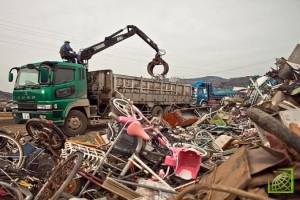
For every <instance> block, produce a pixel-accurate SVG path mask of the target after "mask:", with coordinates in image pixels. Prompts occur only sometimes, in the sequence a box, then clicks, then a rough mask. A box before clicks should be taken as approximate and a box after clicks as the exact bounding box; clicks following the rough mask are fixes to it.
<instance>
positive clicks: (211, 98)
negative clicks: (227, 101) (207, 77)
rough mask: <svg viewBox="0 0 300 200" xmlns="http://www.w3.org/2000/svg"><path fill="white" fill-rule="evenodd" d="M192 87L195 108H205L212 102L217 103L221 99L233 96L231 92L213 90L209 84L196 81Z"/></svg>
mask: <svg viewBox="0 0 300 200" xmlns="http://www.w3.org/2000/svg"><path fill="white" fill-rule="evenodd" d="M192 86H193V98H194V101H193V104H194V105H196V106H207V105H209V104H212V103H213V102H219V101H220V100H221V99H222V98H223V97H226V96H233V95H234V91H233V90H231V89H223V88H214V87H213V85H212V83H210V82H205V81H196V82H195V83H193V85H192Z"/></svg>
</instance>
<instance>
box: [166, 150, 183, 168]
mask: <svg viewBox="0 0 300 200" xmlns="http://www.w3.org/2000/svg"><path fill="white" fill-rule="evenodd" d="M170 150H171V151H172V156H166V157H165V160H164V164H165V165H168V166H171V167H174V168H175V167H176V164H177V156H178V152H179V151H181V150H182V147H170Z"/></svg>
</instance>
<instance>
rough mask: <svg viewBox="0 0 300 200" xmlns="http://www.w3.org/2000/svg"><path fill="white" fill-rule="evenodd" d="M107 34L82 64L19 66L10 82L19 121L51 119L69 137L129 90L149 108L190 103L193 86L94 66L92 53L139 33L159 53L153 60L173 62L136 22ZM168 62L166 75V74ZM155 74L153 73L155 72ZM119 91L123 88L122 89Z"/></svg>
mask: <svg viewBox="0 0 300 200" xmlns="http://www.w3.org/2000/svg"><path fill="white" fill-rule="evenodd" d="M123 30H124V29H122V30H120V31H118V32H116V33H114V34H112V35H111V36H109V37H106V38H105V40H104V41H103V42H100V43H98V44H95V45H93V46H91V47H88V48H86V49H83V50H82V51H81V52H80V53H79V55H78V58H77V63H72V62H69V61H63V62H61V61H44V62H38V63H32V64H27V65H24V66H21V67H14V68H12V69H11V70H10V72H9V81H10V82H12V81H13V80H14V77H13V71H14V70H16V71H17V77H16V79H15V86H14V90H13V101H14V103H13V105H12V112H13V117H14V119H15V121H16V122H17V123H19V122H23V121H26V120H28V119H31V118H45V119H49V120H52V121H54V122H55V123H56V124H58V125H60V126H62V128H63V130H64V132H65V133H66V134H67V135H69V136H74V135H78V134H83V133H84V132H85V130H86V128H87V126H88V124H91V125H94V124H99V123H101V121H103V120H101V119H103V118H104V117H105V116H106V114H107V113H108V111H109V105H110V100H111V99H112V98H113V97H116V96H117V95H118V93H117V92H119V93H121V94H123V95H124V96H125V97H126V98H129V99H131V100H133V101H134V103H135V105H137V106H138V107H139V108H140V109H142V110H143V111H145V112H147V113H149V114H151V115H159V114H161V113H163V112H166V111H167V110H169V109H170V106H172V105H176V106H180V107H181V106H187V105H189V104H190V102H191V99H192V86H191V85H188V84H182V83H178V82H170V81H168V80H167V79H164V78H163V79H157V78H143V77H133V76H126V75H118V74H114V73H113V72H112V70H98V71H91V72H89V71H88V64H87V63H88V60H89V59H90V58H91V57H92V55H94V54H96V53H98V52H100V51H102V50H104V49H106V48H108V47H110V46H112V45H114V44H116V43H117V42H120V41H122V40H124V39H126V38H128V37H130V36H132V35H134V34H135V33H136V34H138V35H139V36H140V37H141V38H142V39H143V40H144V41H145V42H147V43H148V44H149V45H150V46H151V47H152V48H153V49H155V51H156V52H157V54H156V56H155V59H153V60H152V62H150V63H149V65H148V72H149V71H151V70H153V66H154V65H157V64H162V65H164V66H167V64H166V63H165V62H164V61H163V60H162V59H161V58H160V55H161V54H160V49H159V48H158V47H157V45H156V44H155V43H154V42H153V41H152V40H150V38H148V37H147V36H146V35H145V34H144V33H143V32H141V31H140V30H139V29H137V28H136V27H135V26H127V31H128V32H127V33H125V34H120V33H121V32H122V31H123ZM167 71H168V67H167V68H166V67H165V70H164V72H163V74H162V75H165V74H166V73H167ZM150 74H151V73H150ZM116 91H117V92H116Z"/></svg>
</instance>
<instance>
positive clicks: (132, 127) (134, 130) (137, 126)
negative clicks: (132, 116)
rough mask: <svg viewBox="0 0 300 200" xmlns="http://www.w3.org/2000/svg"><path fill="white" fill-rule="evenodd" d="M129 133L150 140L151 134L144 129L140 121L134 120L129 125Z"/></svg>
mask: <svg viewBox="0 0 300 200" xmlns="http://www.w3.org/2000/svg"><path fill="white" fill-rule="evenodd" d="M127 133H128V135H131V136H137V137H141V138H143V139H144V140H150V136H149V135H148V134H147V133H146V132H145V131H144V129H143V127H142V125H141V123H140V122H139V121H134V122H132V123H131V124H129V126H128V127H127Z"/></svg>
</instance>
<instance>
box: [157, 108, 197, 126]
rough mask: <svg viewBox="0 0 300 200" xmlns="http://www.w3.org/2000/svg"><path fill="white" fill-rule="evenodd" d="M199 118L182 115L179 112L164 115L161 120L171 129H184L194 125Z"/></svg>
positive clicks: (186, 114)
mask: <svg viewBox="0 0 300 200" xmlns="http://www.w3.org/2000/svg"><path fill="white" fill-rule="evenodd" d="M198 119H199V118H198V117H196V116H195V115H192V114H189V113H186V112H185V113H184V114H183V113H182V112H181V111H180V110H177V111H174V112H170V113H166V114H165V115H164V116H163V120H164V121H166V122H167V123H168V124H169V125H170V126H171V127H172V128H175V127H176V126H181V127H186V126H189V125H192V124H193V123H195V122H196V121H197V120H198Z"/></svg>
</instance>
